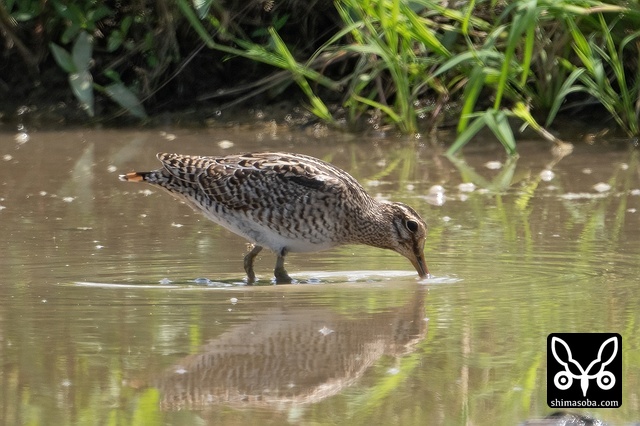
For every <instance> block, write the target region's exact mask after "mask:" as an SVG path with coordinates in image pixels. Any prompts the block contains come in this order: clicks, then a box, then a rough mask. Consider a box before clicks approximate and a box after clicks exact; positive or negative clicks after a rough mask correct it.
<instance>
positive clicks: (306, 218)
mask: <svg viewBox="0 0 640 426" xmlns="http://www.w3.org/2000/svg"><path fill="white" fill-rule="evenodd" d="M157 157H158V160H160V161H161V162H162V168H161V169H158V170H155V171H151V172H132V173H128V174H126V175H120V180H123V181H130V182H147V183H150V184H152V185H157V186H160V187H162V188H164V189H166V190H167V191H169V192H170V193H171V194H172V195H174V196H175V197H176V198H178V199H180V200H182V201H184V202H186V203H187V204H188V205H189V206H191V207H192V208H194V210H196V211H200V212H202V213H203V214H204V215H205V216H206V217H207V218H209V219H210V220H212V221H214V222H215V223H217V224H219V225H221V226H223V227H225V228H227V229H228V230H230V231H231V232H234V233H236V234H238V235H240V236H242V237H244V238H246V239H247V240H249V241H250V242H251V243H253V245H254V246H253V249H252V250H251V251H250V252H249V253H247V255H246V256H245V258H244V269H245V271H246V273H247V282H248V283H249V284H251V283H253V282H254V281H255V279H256V276H255V273H254V271H253V262H254V260H255V258H256V256H257V255H258V253H259V252H260V251H261V250H262V248H263V247H267V248H269V249H271V250H272V251H273V252H275V253H276V255H277V256H278V257H277V261H276V266H275V270H274V274H275V278H276V282H277V283H290V282H291V277H289V274H287V271H286V270H285V268H284V257H285V256H286V255H287V253H289V252H316V251H319V250H325V249H329V248H331V247H335V246H339V245H342V244H366V245H370V246H374V247H379V248H384V249H391V250H394V251H396V252H398V253H400V254H401V255H403V256H404V257H406V258H407V259H409V261H410V262H411V264H412V265H413V266H414V268H415V269H416V271H417V272H418V275H419V276H420V277H421V278H426V277H428V276H429V270H428V269H427V265H426V263H425V260H424V243H425V240H426V234H427V225H426V223H425V222H424V220H422V218H421V217H420V215H418V213H416V211H415V210H413V209H412V208H411V207H409V206H407V205H405V204H402V203H391V202H386V201H378V200H375V199H374V198H372V197H371V196H370V195H369V194H367V192H366V191H365V190H364V188H363V187H362V185H360V184H359V183H358V182H357V181H356V180H355V179H354V178H353V177H351V175H349V174H348V173H347V172H345V171H344V170H341V169H339V168H337V167H335V166H333V165H331V164H329V163H326V162H324V161H322V160H319V159H317V158H313V157H310V156H307V155H301V154H288V153H281V152H258V153H250V154H240V155H229V156H226V157H197V156H187V155H178V154H165V153H160V154H158V155H157Z"/></svg>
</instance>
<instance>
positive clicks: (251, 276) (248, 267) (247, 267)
mask: <svg viewBox="0 0 640 426" xmlns="http://www.w3.org/2000/svg"><path fill="white" fill-rule="evenodd" d="M261 251H262V246H256V245H254V246H253V248H252V249H251V251H250V252H249V253H247V254H246V255H245V256H244V271H245V272H246V273H247V284H253V283H254V282H255V281H256V274H255V273H254V272H253V261H254V260H255V259H256V256H257V255H258V253H260V252H261Z"/></svg>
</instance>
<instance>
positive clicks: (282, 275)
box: [273, 267, 293, 284]
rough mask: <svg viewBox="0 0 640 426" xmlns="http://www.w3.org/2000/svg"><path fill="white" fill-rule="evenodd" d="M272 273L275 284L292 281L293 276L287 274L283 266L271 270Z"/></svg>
mask: <svg viewBox="0 0 640 426" xmlns="http://www.w3.org/2000/svg"><path fill="white" fill-rule="evenodd" d="M273 274H274V275H275V277H276V284H291V282H292V281H293V278H291V277H290V276H289V274H288V273H287V271H286V270H285V269H284V268H283V267H280V268H276V269H275V270H274V271H273Z"/></svg>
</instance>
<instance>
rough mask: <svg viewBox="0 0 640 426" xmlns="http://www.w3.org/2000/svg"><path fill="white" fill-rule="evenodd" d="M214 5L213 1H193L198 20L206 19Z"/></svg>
mask: <svg viewBox="0 0 640 426" xmlns="http://www.w3.org/2000/svg"><path fill="white" fill-rule="evenodd" d="M212 3H213V0H193V7H194V9H195V10H196V13H197V14H198V18H200V19H204V18H206V17H207V14H208V13H209V8H211V4H212Z"/></svg>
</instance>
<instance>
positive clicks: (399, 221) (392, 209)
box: [386, 203, 430, 278]
mask: <svg viewBox="0 0 640 426" xmlns="http://www.w3.org/2000/svg"><path fill="white" fill-rule="evenodd" d="M387 207H388V209H389V213H390V219H391V238H390V239H389V245H388V246H387V247H386V248H389V249H391V250H394V251H396V252H398V253H400V254H401V255H403V256H404V257H406V258H407V259H409V261H410V262H411V264H412V265H413V267H414V268H416V271H417V272H418V275H420V278H427V277H429V275H430V274H429V269H428V268H427V264H426V262H425V260H424V243H425V241H426V239H427V224H426V223H425V221H424V220H422V218H421V217H420V215H419V214H418V213H417V212H416V211H415V210H414V209H412V208H411V207H409V206H407V205H406V204H402V203H389V204H387Z"/></svg>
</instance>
